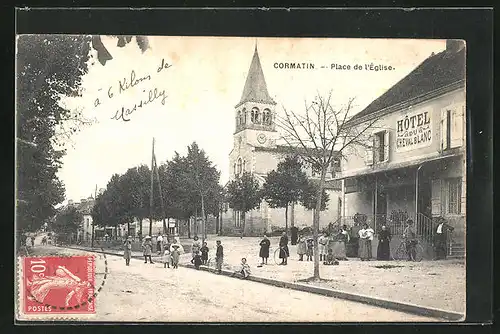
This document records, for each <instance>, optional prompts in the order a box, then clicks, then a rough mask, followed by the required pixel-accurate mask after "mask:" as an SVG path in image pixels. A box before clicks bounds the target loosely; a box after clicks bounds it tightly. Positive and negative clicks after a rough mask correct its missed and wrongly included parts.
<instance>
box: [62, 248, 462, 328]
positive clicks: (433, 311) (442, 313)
mask: <svg viewBox="0 0 500 334" xmlns="http://www.w3.org/2000/svg"><path fill="white" fill-rule="evenodd" d="M57 247H60V246H57ZM62 248H71V249H78V250H85V251H91V252H95V253H104V254H108V255H115V256H122V254H120V253H114V252H110V251H102V250H91V249H86V248H78V247H68V246H64V247H62ZM132 258H135V259H142V258H143V257H142V256H141V257H138V256H132ZM179 267H183V268H189V269H194V266H193V265H192V264H181V263H179ZM200 270H202V271H208V272H212V273H215V272H216V270H215V269H213V268H208V267H205V266H203V267H200ZM221 275H224V276H229V277H231V276H232V275H233V271H229V270H225V269H222V272H221ZM246 280H248V281H253V282H258V283H263V284H268V285H273V286H276V287H279V288H285V289H291V290H297V291H303V292H309V293H314V294H318V295H323V296H328V297H334V298H339V299H345V300H349V301H353V302H358V303H363V304H368V305H372V306H377V307H382V308H385V309H390V310H394V311H398V312H404V313H410V314H416V315H420V316H425V317H431V318H441V319H446V320H450V321H462V320H464V319H465V314H463V313H458V312H452V311H446V310H441V309H437V308H431V307H425V306H419V305H415V304H410V303H402V302H397V301H393V300H388V299H382V298H374V297H370V296H365V295H360V294H354V293H349V292H344V291H339V290H333V289H326V288H320V287H316V286H313V285H308V284H301V283H293V282H285V281H279V280H276V279H272V278H266V277H260V276H253V275H250V276H249V277H248V278H246Z"/></svg>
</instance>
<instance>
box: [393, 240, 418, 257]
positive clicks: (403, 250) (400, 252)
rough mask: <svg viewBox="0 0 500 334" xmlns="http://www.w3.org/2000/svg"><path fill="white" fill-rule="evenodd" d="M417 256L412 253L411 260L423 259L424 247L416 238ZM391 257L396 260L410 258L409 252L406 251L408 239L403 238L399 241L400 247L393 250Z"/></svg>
mask: <svg viewBox="0 0 500 334" xmlns="http://www.w3.org/2000/svg"><path fill="white" fill-rule="evenodd" d="M415 241H416V244H415V256H411V254H410V260H411V261H413V262H420V261H422V259H423V254H424V248H423V247H422V245H420V243H419V242H418V240H415ZM391 257H392V259H393V260H395V261H404V260H408V252H407V251H406V240H404V239H403V240H401V242H400V243H399V245H398V247H397V248H396V250H395V251H393V252H391Z"/></svg>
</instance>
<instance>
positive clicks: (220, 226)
mask: <svg viewBox="0 0 500 334" xmlns="http://www.w3.org/2000/svg"><path fill="white" fill-rule="evenodd" d="M219 217H220V220H219V235H220V236H222V209H221V210H220V213H219Z"/></svg>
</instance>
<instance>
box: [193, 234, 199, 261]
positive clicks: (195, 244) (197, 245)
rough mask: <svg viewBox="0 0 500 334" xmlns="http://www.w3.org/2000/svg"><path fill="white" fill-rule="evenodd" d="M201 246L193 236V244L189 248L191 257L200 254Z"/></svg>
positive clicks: (196, 237)
mask: <svg viewBox="0 0 500 334" xmlns="http://www.w3.org/2000/svg"><path fill="white" fill-rule="evenodd" d="M200 248H201V244H200V241H199V240H198V236H196V235H195V236H194V238H193V244H192V246H191V256H192V257H193V258H194V256H195V255H196V254H198V253H199V252H200Z"/></svg>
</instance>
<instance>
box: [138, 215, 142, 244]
mask: <svg viewBox="0 0 500 334" xmlns="http://www.w3.org/2000/svg"><path fill="white" fill-rule="evenodd" d="M138 220H139V241H142V218H139V219H138Z"/></svg>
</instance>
